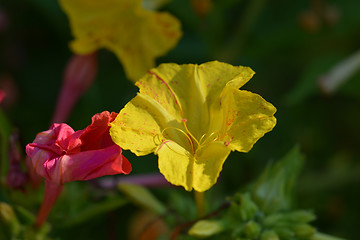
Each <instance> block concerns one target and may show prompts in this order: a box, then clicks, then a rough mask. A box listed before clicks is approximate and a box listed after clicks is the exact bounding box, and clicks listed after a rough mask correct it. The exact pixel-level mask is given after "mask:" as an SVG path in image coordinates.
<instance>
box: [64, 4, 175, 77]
mask: <svg viewBox="0 0 360 240" xmlns="http://www.w3.org/2000/svg"><path fill="white" fill-rule="evenodd" d="M59 2H60V5H61V7H62V8H63V10H64V11H65V13H66V14H67V16H68V17H69V21H70V25H71V30H72V34H73V36H74V37H75V39H74V41H72V42H71V48H72V50H73V51H74V52H75V53H76V54H80V55H85V54H89V53H92V52H94V51H97V50H98V49H100V48H106V49H108V50H110V51H112V52H114V53H115V54H116V56H117V57H118V59H119V60H120V62H121V63H122V64H123V66H124V70H125V73H126V75H127V76H128V77H129V78H130V79H132V80H134V81H136V80H138V79H139V78H140V77H141V76H142V75H144V74H145V72H146V71H147V70H148V69H150V68H152V67H154V65H155V58H156V57H159V56H162V55H164V54H165V53H167V52H168V51H169V50H170V49H172V48H173V47H174V46H175V45H176V44H177V42H178V40H179V38H180V37H181V35H182V34H181V31H180V22H179V21H178V20H177V19H176V18H175V17H173V16H172V15H170V14H169V13H166V12H155V11H149V10H145V9H144V8H143V7H142V0H102V1H87V0H59Z"/></svg>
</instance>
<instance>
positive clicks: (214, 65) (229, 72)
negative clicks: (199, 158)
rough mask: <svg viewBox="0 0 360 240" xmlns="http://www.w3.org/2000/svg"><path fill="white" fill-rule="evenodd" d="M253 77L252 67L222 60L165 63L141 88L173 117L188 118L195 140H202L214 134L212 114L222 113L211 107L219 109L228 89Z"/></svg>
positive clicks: (144, 80) (156, 69)
mask: <svg viewBox="0 0 360 240" xmlns="http://www.w3.org/2000/svg"><path fill="white" fill-rule="evenodd" d="M253 74H254V72H253V71H252V70H251V69H250V68H248V67H242V66H239V67H237V66H232V65H230V64H227V63H222V62H218V61H213V62H208V63H204V64H201V65H194V64H184V65H177V64H161V65H160V66H159V67H157V68H155V69H151V70H150V71H149V72H148V73H147V74H146V75H145V76H144V77H143V78H142V79H141V80H140V81H139V82H138V83H137V85H138V87H139V88H140V92H141V93H144V94H147V95H149V96H151V97H152V98H154V99H156V100H157V101H158V102H159V103H160V104H161V105H162V106H164V107H165V108H167V109H169V111H170V112H171V114H172V115H174V116H175V115H177V116H176V119H178V121H180V120H181V119H182V118H184V119H185V120H186V121H187V125H188V127H189V130H190V132H191V133H192V134H193V135H194V137H195V138H201V136H202V135H203V134H204V133H207V132H208V131H210V132H211V129H210V130H209V124H210V122H211V121H212V119H209V111H212V113H211V115H217V114H219V113H217V112H216V111H215V110H211V109H210V108H211V107H212V105H213V104H214V102H216V106H219V102H220V94H221V92H222V91H223V89H224V88H225V86H226V85H229V86H233V87H236V88H239V87H241V86H242V85H244V84H245V83H246V82H247V81H249V79H250V78H251V77H252V76H253ZM159 95H161V96H159ZM163 95H164V96H163ZM219 109H220V106H219V107H218V110H219ZM215 118H216V117H215Z"/></svg>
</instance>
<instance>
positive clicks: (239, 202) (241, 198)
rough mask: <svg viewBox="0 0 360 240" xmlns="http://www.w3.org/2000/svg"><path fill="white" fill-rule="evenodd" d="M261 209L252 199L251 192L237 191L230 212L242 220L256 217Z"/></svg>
mask: <svg viewBox="0 0 360 240" xmlns="http://www.w3.org/2000/svg"><path fill="white" fill-rule="evenodd" d="M258 211H259V208H258V206H257V205H256V204H255V203H254V202H253V201H252V199H251V196H250V194H249V193H245V194H240V193H237V194H235V196H234V197H233V199H232V203H231V207H230V213H231V215H232V216H234V217H235V218H236V219H238V218H240V220H241V221H248V220H251V219H253V218H254V216H255V214H256V213H257V212H258Z"/></svg>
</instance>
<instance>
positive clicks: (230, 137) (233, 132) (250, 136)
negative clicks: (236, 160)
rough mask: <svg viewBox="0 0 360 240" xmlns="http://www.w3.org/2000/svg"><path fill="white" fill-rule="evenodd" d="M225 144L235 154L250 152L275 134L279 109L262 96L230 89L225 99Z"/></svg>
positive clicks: (223, 104)
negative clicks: (236, 152) (257, 142)
mask: <svg viewBox="0 0 360 240" xmlns="http://www.w3.org/2000/svg"><path fill="white" fill-rule="evenodd" d="M222 106H223V114H224V125H223V129H222V133H223V134H224V135H223V137H224V138H225V139H224V141H225V144H226V145H229V147H230V148H231V149H232V150H237V151H240V152H248V151H250V149H251V148H252V146H253V145H254V144H255V143H256V141H257V140H258V139H259V138H261V137H262V136H264V134H265V133H267V132H269V131H271V130H272V129H273V128H274V126H275V124H276V119H275V117H274V116H273V115H274V114H275V112H276V108H275V107H274V106H273V105H272V104H270V103H268V102H267V101H265V100H264V99H263V98H262V97H261V96H260V95H257V94H254V93H251V92H248V91H243V90H238V89H235V88H232V87H228V88H226V89H225V90H224V96H223V99H222Z"/></svg>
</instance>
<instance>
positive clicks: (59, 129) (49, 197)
mask: <svg viewBox="0 0 360 240" xmlns="http://www.w3.org/2000/svg"><path fill="white" fill-rule="evenodd" d="M116 115H117V114H116V113H109V112H107V111H105V112H102V113H99V114H96V115H94V116H93V117H92V123H91V125H89V126H88V127H86V128H85V129H83V130H79V131H76V132H75V131H74V130H73V129H72V128H71V127H70V126H68V125H67V124H65V123H61V124H58V123H54V124H53V125H52V126H51V128H50V129H49V130H47V131H44V132H41V133H39V134H38V135H37V136H36V138H35V140H34V142H33V143H30V144H28V145H27V146H26V153H27V155H28V156H29V157H30V158H31V163H32V167H33V170H34V171H35V172H36V173H37V174H38V175H40V176H42V177H44V178H45V195H44V200H43V202H42V206H41V208H40V211H39V214H38V217H37V220H36V223H35V225H36V226H40V225H41V224H42V223H43V222H44V220H45V219H46V217H47V215H48V214H49V212H50V210H51V208H52V206H53V204H54V203H55V201H56V199H57V197H58V196H59V194H60V192H61V190H62V188H63V184H64V183H65V182H71V181H76V180H89V179H93V178H97V177H101V176H104V175H114V174H119V173H124V174H128V173H130V172H131V165H130V163H129V161H128V160H127V159H126V158H125V157H124V156H123V155H122V154H121V153H122V150H121V148H120V147H119V146H118V145H116V144H115V143H114V142H113V141H112V140H111V137H110V135H109V123H110V122H111V121H113V120H114V119H115V117H116Z"/></svg>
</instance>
